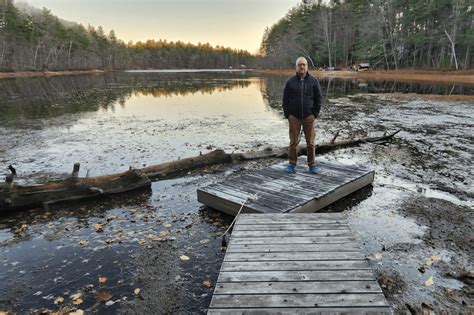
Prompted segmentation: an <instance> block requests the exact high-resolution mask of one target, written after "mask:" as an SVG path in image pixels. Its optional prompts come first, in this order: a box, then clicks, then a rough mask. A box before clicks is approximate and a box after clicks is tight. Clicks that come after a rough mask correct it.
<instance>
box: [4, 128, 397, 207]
mask: <svg viewBox="0 0 474 315" xmlns="http://www.w3.org/2000/svg"><path fill="white" fill-rule="evenodd" d="M398 132H400V130H398V131H396V132H394V133H391V134H389V135H384V136H382V137H368V138H359V139H351V140H343V141H338V142H334V141H331V142H327V143H321V144H318V145H317V146H316V153H318V154H321V153H326V152H329V151H332V150H336V149H340V148H345V147H350V146H356V145H359V144H361V143H367V142H375V143H383V142H386V141H390V140H391V139H392V138H393V137H394V136H395V135H396V134H397V133H398ZM335 138H336V137H334V139H333V140H335ZM287 150H288V149H287V147H283V148H275V149H271V148H269V149H264V150H261V151H251V152H246V153H231V154H228V153H225V152H224V151H223V150H214V151H212V152H209V153H207V154H201V155H199V156H196V157H190V158H185V159H180V160H177V161H172V162H166V163H162V164H158V165H152V166H147V167H145V168H142V169H131V170H129V171H127V172H124V173H118V174H112V175H105V176H98V177H91V178H87V177H86V178H84V177H78V173H79V168H80V164H79V163H76V164H74V169H73V172H72V174H71V177H69V178H67V179H64V180H57V181H51V182H47V183H45V184H40V185H30V186H22V185H17V184H15V183H14V182H13V178H14V177H15V176H16V172H15V171H14V169H13V170H12V174H10V175H8V176H7V178H6V183H5V184H1V185H0V212H3V211H8V210H14V209H27V208H35V207H41V206H42V207H45V208H47V207H49V205H51V204H54V203H59V202H68V201H77V200H84V199H91V198H98V197H106V196H110V195H113V194H118V193H123V192H127V191H132V190H137V189H144V188H148V189H150V187H151V181H152V180H159V179H169V178H175V177H179V176H183V175H186V174H188V173H189V172H190V171H193V170H197V169H201V168H204V167H208V166H213V165H218V164H225V163H233V162H240V161H246V160H255V159H261V158H270V157H286V156H287ZM302 154H306V146H305V145H300V146H299V147H298V155H302ZM10 170H11V169H10ZM13 173H14V174H13Z"/></svg>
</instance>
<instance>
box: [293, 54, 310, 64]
mask: <svg viewBox="0 0 474 315" xmlns="http://www.w3.org/2000/svg"><path fill="white" fill-rule="evenodd" d="M299 60H304V62H306V64H308V60H306V58H305V57H303V56H301V57H298V59H296V63H295V65H296V66H297V65H298V61H299Z"/></svg>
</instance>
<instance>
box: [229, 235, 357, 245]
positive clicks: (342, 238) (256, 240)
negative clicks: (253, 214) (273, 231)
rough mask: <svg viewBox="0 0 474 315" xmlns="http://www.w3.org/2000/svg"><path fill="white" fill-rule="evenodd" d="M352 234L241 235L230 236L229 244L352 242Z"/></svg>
mask: <svg viewBox="0 0 474 315" xmlns="http://www.w3.org/2000/svg"><path fill="white" fill-rule="evenodd" d="M355 240H356V238H355V237H354V236H317V237H257V238H256V237H253V238H251V237H249V238H246V237H242V238H231V239H230V242H229V243H230V244H269V245H270V244H273V245H277V244H321V243H325V244H340V243H350V242H354V241H355Z"/></svg>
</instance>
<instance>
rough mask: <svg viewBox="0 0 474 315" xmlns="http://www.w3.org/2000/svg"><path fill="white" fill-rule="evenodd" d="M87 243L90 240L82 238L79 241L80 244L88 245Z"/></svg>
mask: <svg viewBox="0 0 474 315" xmlns="http://www.w3.org/2000/svg"><path fill="white" fill-rule="evenodd" d="M87 244H89V241H88V240H80V241H79V245H87Z"/></svg>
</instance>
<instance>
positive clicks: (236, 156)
mask: <svg viewBox="0 0 474 315" xmlns="http://www.w3.org/2000/svg"><path fill="white" fill-rule="evenodd" d="M400 131H401V130H397V131H395V132H393V133H391V134H388V135H383V136H379V137H366V138H357V139H350V140H342V141H338V142H334V140H335V139H336V136H337V135H339V132H337V134H336V136H335V137H334V138H333V140H331V141H330V142H323V143H320V144H317V145H316V154H323V153H327V152H330V151H333V150H337V149H342V148H347V147H353V146H357V145H359V144H362V143H368V142H372V143H384V142H388V141H390V140H391V139H392V138H393V137H394V136H395V135H396V134H397V133H399V132H400ZM305 154H306V145H305V144H300V145H299V146H298V156H299V155H305ZM231 156H232V161H246V160H255V159H262V158H270V157H281V158H284V157H287V156H288V148H287V147H283V148H275V149H273V148H267V149H264V150H261V151H250V152H246V153H233V154H231Z"/></svg>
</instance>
